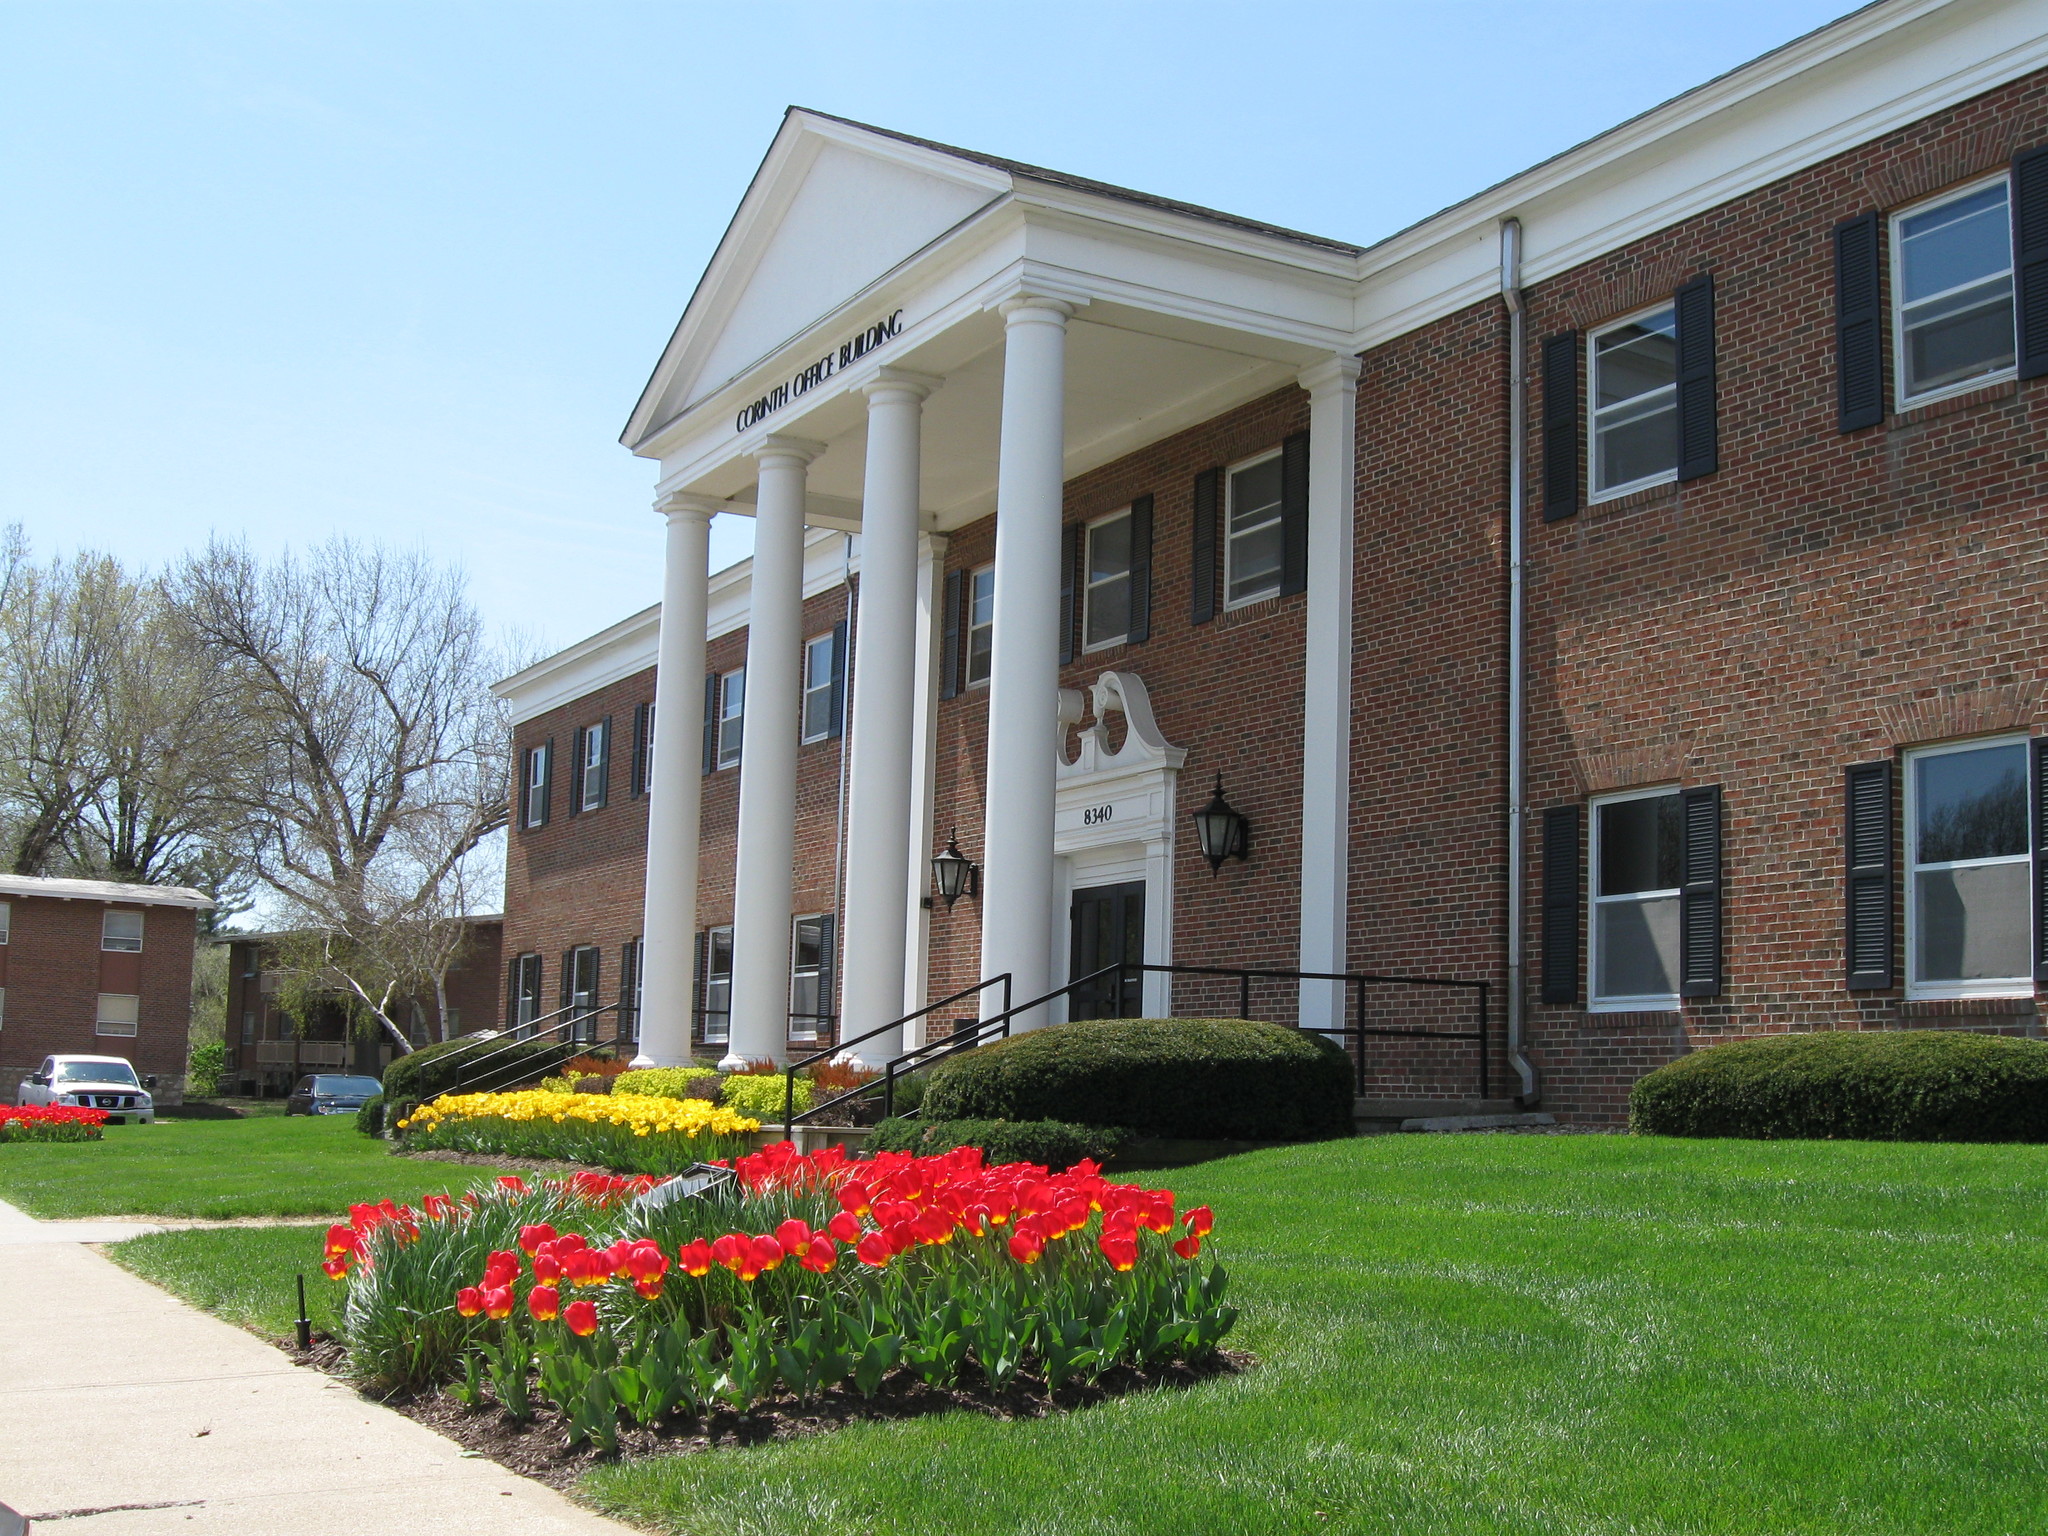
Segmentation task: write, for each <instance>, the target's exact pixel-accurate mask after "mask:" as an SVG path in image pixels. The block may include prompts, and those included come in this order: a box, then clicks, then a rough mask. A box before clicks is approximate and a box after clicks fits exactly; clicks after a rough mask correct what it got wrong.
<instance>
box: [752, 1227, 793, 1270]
mask: <svg viewBox="0 0 2048 1536" xmlns="http://www.w3.org/2000/svg"><path fill="white" fill-rule="evenodd" d="M788 1257H789V1255H788V1253H787V1252H786V1251H785V1250H784V1248H783V1246H782V1244H780V1243H778V1242H777V1241H776V1240H775V1239H774V1238H772V1237H770V1236H768V1235H767V1234H766V1233H765V1232H764V1233H762V1234H761V1236H759V1237H757V1238H755V1239H754V1264H755V1267H756V1268H758V1269H760V1270H761V1271H763V1272H764V1273H765V1272H766V1271H768V1270H771V1269H773V1268H775V1267H776V1266H777V1265H778V1264H780V1263H781V1262H782V1261H783V1260H784V1259H786V1258H788ZM740 1278H741V1279H742V1280H747V1279H751V1278H752V1277H751V1276H749V1275H741V1276H740Z"/></svg>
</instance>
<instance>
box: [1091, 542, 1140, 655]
mask: <svg viewBox="0 0 2048 1536" xmlns="http://www.w3.org/2000/svg"><path fill="white" fill-rule="evenodd" d="M1087 571H1088V584H1087V589H1086V591H1085V593H1084V594H1083V598H1082V615H1083V616H1082V622H1081V644H1082V648H1083V649H1085V650H1091V651H1092V650H1097V649H1100V648H1101V647H1103V646H1110V645H1121V644H1122V643H1123V641H1124V640H1125V639H1126V638H1127V637H1128V636H1129V634H1130V632H1131V514H1130V511H1129V509H1128V508H1126V509H1125V510H1124V511H1122V512H1115V513H1112V514H1110V515H1109V516H1108V517H1105V518H1103V519H1101V520H1100V521H1099V522H1093V523H1090V524H1089V525H1088V554H1087Z"/></svg>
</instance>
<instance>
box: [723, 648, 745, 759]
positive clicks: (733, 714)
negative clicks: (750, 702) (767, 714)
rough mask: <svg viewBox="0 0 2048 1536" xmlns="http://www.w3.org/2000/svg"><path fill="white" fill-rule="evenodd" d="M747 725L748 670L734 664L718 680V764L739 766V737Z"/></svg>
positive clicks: (743, 733)
mask: <svg viewBox="0 0 2048 1536" xmlns="http://www.w3.org/2000/svg"><path fill="white" fill-rule="evenodd" d="M746 725H747V669H746V668H745V667H735V668H733V670H732V671H730V672H728V673H726V674H725V675H724V676H723V677H721V678H719V680H718V766H719V767H721V768H737V767H738V766H739V764H740V738H741V737H742V736H743V735H745V733H746Z"/></svg>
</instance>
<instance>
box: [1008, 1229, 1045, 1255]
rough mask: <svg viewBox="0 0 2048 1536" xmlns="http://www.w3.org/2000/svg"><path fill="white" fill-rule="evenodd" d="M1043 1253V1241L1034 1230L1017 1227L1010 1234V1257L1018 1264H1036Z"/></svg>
mask: <svg viewBox="0 0 2048 1536" xmlns="http://www.w3.org/2000/svg"><path fill="white" fill-rule="evenodd" d="M1043 1252H1045V1239H1044V1238H1043V1237H1040V1236H1039V1235H1038V1232H1037V1230H1036V1229H1035V1228H1030V1227H1019V1228H1018V1229H1017V1230H1016V1231H1015V1232H1012V1233H1011V1234H1010V1257H1011V1258H1013V1259H1015V1260H1016V1261H1017V1262H1018V1263H1019V1264H1036V1263H1037V1262H1038V1256H1039V1255H1040V1254H1041V1253H1043Z"/></svg>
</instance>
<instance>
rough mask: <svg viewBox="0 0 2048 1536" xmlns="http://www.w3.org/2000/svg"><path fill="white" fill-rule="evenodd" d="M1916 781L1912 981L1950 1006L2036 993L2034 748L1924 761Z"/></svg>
mask: <svg viewBox="0 0 2048 1536" xmlns="http://www.w3.org/2000/svg"><path fill="white" fill-rule="evenodd" d="M1908 775H1909V776H1908V779H1907V792H1908V797H1909V801H1910V810H1909V816H1908V827H1907V830H1908V837H1909V841H1910V845H1911V846H1910V847H1909V849H1908V857H1909V858H1910V859H1911V861H1912V884H1911V887H1910V892H1909V897H1908V899H1909V901H1910V903H1911V906H1910V908H1909V910H1908V913H1907V922H1908V925H1909V928H1910V931H1911V972H1910V975H1909V981H1910V982H1911V984H1912V986H1913V987H1914V988H1916V989H1927V990H1930V991H1932V992H1933V993H1935V994H1938V995H1948V996H1954V995H1958V994H1962V993H1968V992H1984V991H2012V992H2020V991H2029V990H2031V988H2032V983H2031V981H2030V980H2029V977H2030V975H2031V972H2032V970H2033V941H2032V935H2031V923H2030V917H2031V915H2032V905H2031V900H2030V897H2029V891H2028V887H2029V884H2030V879H2029V876H2030V873H2031V870H2032V860H2031V858H2030V856H2029V854H2028V838H2027V746H2026V743H2025V742H2024V741H2005V742H1993V743H1988V744H1986V745H1984V746H1973V747H1966V748H1962V749H1948V750H1944V751H1931V752H1922V753H1918V754H1916V755H1915V756H1914V757H1913V758H1912V759H1911V761H1910V765H1909V769H1908Z"/></svg>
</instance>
